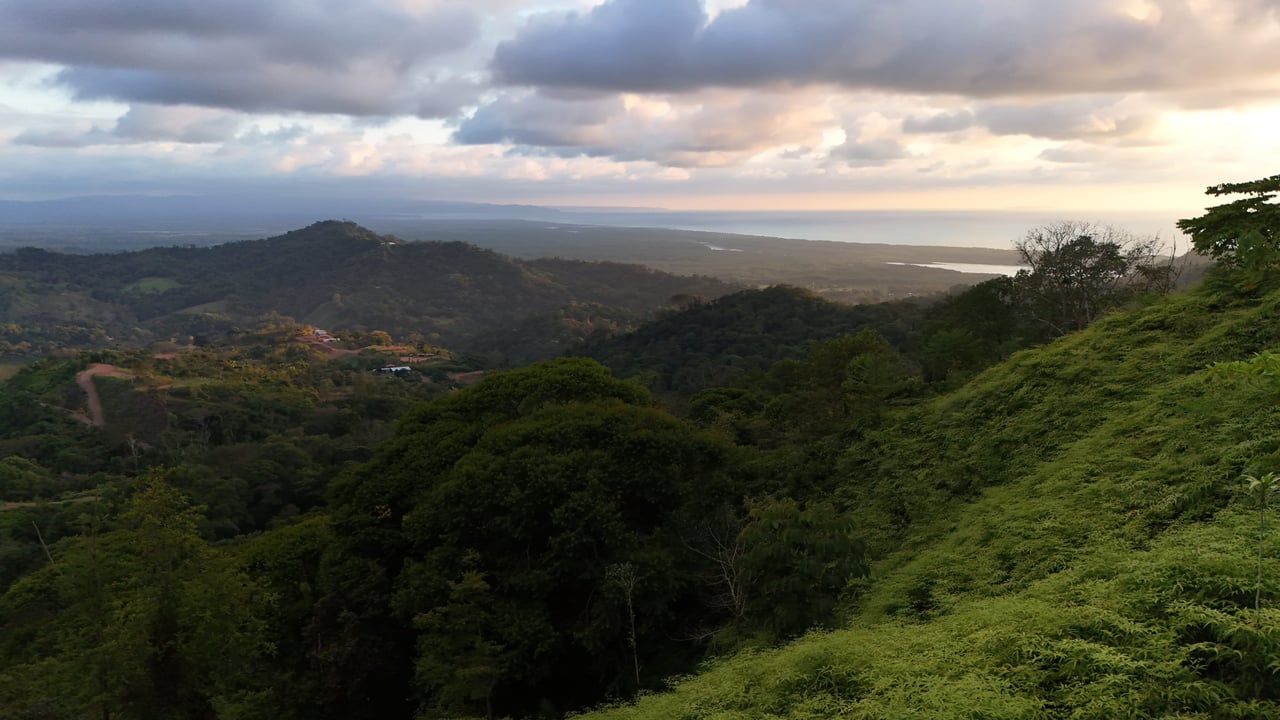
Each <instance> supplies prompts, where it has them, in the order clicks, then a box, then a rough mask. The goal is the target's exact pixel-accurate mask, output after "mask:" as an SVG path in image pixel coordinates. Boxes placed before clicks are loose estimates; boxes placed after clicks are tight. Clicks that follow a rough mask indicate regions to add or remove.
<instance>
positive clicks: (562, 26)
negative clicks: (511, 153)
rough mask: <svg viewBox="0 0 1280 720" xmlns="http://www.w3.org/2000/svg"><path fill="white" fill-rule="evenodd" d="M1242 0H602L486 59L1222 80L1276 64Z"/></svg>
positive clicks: (669, 80)
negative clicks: (1123, 5) (1137, 4)
mask: <svg viewBox="0 0 1280 720" xmlns="http://www.w3.org/2000/svg"><path fill="white" fill-rule="evenodd" d="M1249 3H1252V4H1254V5H1261V6H1264V7H1272V6H1273V5H1274V0H1265V2H1264V1H1263V0H1221V2H1216V3H1212V4H1211V5H1212V7H1206V4H1204V3H1196V2H1194V1H1193V0H1152V8H1153V9H1152V11H1151V12H1152V14H1151V15H1150V16H1148V17H1146V18H1137V17H1131V16H1130V15H1127V14H1125V13H1123V12H1121V11H1120V10H1119V6H1118V4H1117V3H1115V2H1113V1H1112V0H1036V2H1027V1H1025V0H950V1H948V2H939V1H938V0H895V1H894V2H882V1H881V0H807V1H805V2H798V1H797V0H749V2H747V4H746V5H744V6H742V7H739V8H735V9H732V10H727V11H724V12H722V13H720V14H719V15H717V16H716V17H715V18H714V19H712V20H710V22H708V21H707V18H706V15H705V13H704V11H703V7H702V3H701V0H607V2H605V3H604V4H603V5H599V6H597V7H595V8H593V9H592V10H590V11H589V12H586V13H575V14H569V15H562V16H557V17H554V18H542V19H540V20H536V21H535V22H533V23H531V24H530V25H529V26H528V27H526V28H525V29H524V30H523V31H522V32H521V33H520V34H519V35H517V36H516V37H515V38H513V39H512V40H510V41H508V42H506V43H503V44H501V45H499V46H498V48H497V50H496V52H495V54H494V58H493V63H492V67H493V70H494V73H495V76H496V78H497V79H498V80H499V81H501V82H505V83H508V84H514V85H527V86H539V87H584V88H598V89H612V90H620V91H640V92H643V91H654V90H666V91H688V90H695V89H700V88H705V87H712V86H722V87H724V86H728V87H757V86H764V85H802V84H812V83H833V84H838V85H843V86H846V87H850V88H868V89H881V90H888V91H894V92H908V93H948V94H956V95H965V96H970V97H992V96H1011V95H1041V96H1045V95H1055V94H1066V93H1087V92H1126V91H1134V90H1153V89H1154V90H1160V89H1180V88H1196V87H1220V86H1221V85H1222V84H1223V82H1224V81H1235V80H1239V79H1241V78H1245V77H1258V76H1261V75H1269V76H1271V75H1274V72H1275V71H1274V68H1275V67H1277V66H1280V42H1277V39H1278V38H1280V32H1278V31H1277V30H1278V28H1277V17H1276V13H1275V12H1274V11H1269V12H1267V13H1255V14H1250V13H1247V12H1244V11H1243V10H1244V9H1245V6H1246V5H1247V4H1249ZM1233 11H1234V12H1233ZM1206 13H1212V14H1213V18H1212V19H1213V20H1214V22H1208V21H1207V20H1208V18H1207V17H1206ZM1189 48H1194V51H1192V52H1189V51H1188V49H1189Z"/></svg>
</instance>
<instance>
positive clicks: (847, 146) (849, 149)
mask: <svg viewBox="0 0 1280 720" xmlns="http://www.w3.org/2000/svg"><path fill="white" fill-rule="evenodd" d="M910 156H911V155H910V153H908V152H907V149H906V148H905V147H903V146H902V143H899V142H898V141H897V140H893V139H891V138H877V139H874V140H866V141H861V142H860V141H857V140H848V141H846V142H845V143H844V144H842V145H838V146H836V147H835V148H834V149H833V150H832V151H831V154H830V156H829V157H830V158H831V159H834V160H839V161H842V162H844V164H846V165H848V166H850V167H880V166H883V165H888V164H889V163H890V162H893V161H894V160H901V159H903V158H907V157H910Z"/></svg>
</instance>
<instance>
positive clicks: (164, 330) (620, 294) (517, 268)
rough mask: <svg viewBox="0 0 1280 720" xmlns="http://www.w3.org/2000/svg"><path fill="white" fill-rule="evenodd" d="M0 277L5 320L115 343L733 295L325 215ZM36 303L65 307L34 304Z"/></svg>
mask: <svg viewBox="0 0 1280 720" xmlns="http://www.w3.org/2000/svg"><path fill="white" fill-rule="evenodd" d="M0 281H2V282H3V285H0V310H4V309H5V308H6V307H8V308H11V309H15V312H14V313H13V317H12V318H11V319H12V320H14V321H16V322H19V323H21V322H24V321H26V322H36V323H41V324H44V325H49V324H55V325H56V324H63V325H66V324H72V325H74V324H75V323H76V322H77V321H78V320H82V319H83V318H85V317H95V318H102V317H109V318H111V322H108V323H107V325H108V328H107V332H108V333H110V334H111V335H112V336H113V337H116V338H117V339H120V340H124V341H126V342H129V341H139V340H143V339H146V338H147V337H163V336H165V335H167V334H174V333H190V334H198V333H201V332H206V333H208V332H217V331H218V330H220V329H223V328H228V327H230V326H232V325H236V324H243V323H246V322H248V321H250V320H252V319H254V318H257V317H260V316H263V315H266V314H270V313H278V314H280V315H286V316H289V317H292V318H294V319H295V320H298V321H301V322H307V323H313V324H317V325H323V326H326V327H330V326H332V327H351V328H366V329H381V330H386V331H388V332H390V333H392V334H394V335H408V334H418V335H421V336H423V337H429V338H431V339H432V340H433V341H434V342H438V343H440V344H444V345H446V346H449V347H457V348H461V349H466V348H467V347H468V344H469V343H471V342H472V341H474V340H475V339H476V338H478V337H481V336H484V337H486V338H489V342H490V343H492V342H493V338H495V336H496V337H499V338H500V337H501V333H502V331H503V329H504V328H514V327H515V326H516V325H517V324H519V323H520V322H522V321H525V320H527V319H529V318H531V317H536V316H538V315H540V314H544V313H553V312H555V311H557V310H559V309H562V308H565V307H570V306H584V305H586V306H591V307H593V308H594V309H595V310H594V311H593V312H594V316H595V317H599V318H603V319H606V320H607V321H608V322H611V323H616V322H619V321H623V320H625V319H627V318H636V317H639V316H641V315H643V314H645V313H646V312H649V311H651V310H653V309H655V308H657V307H660V306H662V305H663V304H664V303H665V302H666V301H667V300H668V299H669V298H670V297H672V296H674V295H681V294H686V295H701V296H707V297H716V296H719V295H722V294H724V293H726V292H730V291H732V290H734V289H736V288H735V287H734V286H732V285H729V284H726V283H723V282H721V281H718V280H714V279H711V278H705V277H681V276H676V275H672V274H669V273H663V272H659V271H655V270H650V269H647V268H644V267H641V266H637V265H624V264H619V263H586V262H578V261H565V260H538V261H522V260H516V259H513V258H510V257H507V256H504V255H500V254H498V253H496V252H493V251H490V250H482V249H480V248H477V247H475V246H472V245H468V244H466V243H461V242H403V241H401V240H399V239H397V238H394V237H392V236H383V235H378V234H376V233H374V232H373V231H371V230H368V229H367V228H364V227H361V226H359V225H356V224H354V223H351V222H345V221H333V220H330V221H324V222H318V223H314V224H312V225H310V226H308V227H306V228H303V229H300V230H295V231H292V232H289V233H286V234H284V235H281V236H278V237H273V238H268V239H265V240H250V241H240V242H233V243H227V244H223V245H217V246H213V247H206V248H196V247H166V248H153V249H148V250H141V251H136V252H126V253H117V254H107V255H91V256H85V255H63V254H58V253H52V252H47V251H43V250H35V249H23V250H19V251H17V252H15V253H13V254H10V255H0ZM49 297H61V298H68V297H70V298H73V299H74V300H75V302H74V303H72V306H71V307H61V306H59V303H48V302H43V301H41V298H49ZM64 305H65V303H64ZM18 309H21V310H22V312H16V310H18Z"/></svg>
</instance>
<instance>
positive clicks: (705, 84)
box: [0, 0, 1280, 204]
mask: <svg viewBox="0 0 1280 720" xmlns="http://www.w3.org/2000/svg"><path fill="white" fill-rule="evenodd" d="M1277 125H1280V2H1277V0H1034V2H1033V1H1031V0H946V1H943V0H893V1H891V2H890V1H887V0H362V1H361V2H340V1H339V0H219V1H218V2H212V1H211V0H199V1H197V0H110V1H109V2H108V1H107V0H0V179H2V180H3V181H4V183H5V185H4V187H9V188H22V187H36V186H37V185H39V186H40V187H46V186H48V187H53V186H54V185H56V184H57V183H58V182H64V183H73V182H74V183H75V184H76V185H77V187H81V186H85V185H92V184H93V183H95V182H97V183H99V184H101V185H102V186H104V187H108V188H111V189H113V190H114V189H117V188H119V187H144V186H146V185H147V184H148V183H154V184H158V185H160V186H162V187H164V188H168V187H172V186H175V185H177V184H180V182H181V180H182V178H184V177H200V178H204V181H208V182H213V181H215V180H216V181H219V182H220V181H224V180H227V179H228V178H235V177H250V176H252V177H258V176H263V177H269V178H277V179H282V178H283V179H288V180H289V181H294V182H297V183H299V184H301V183H303V182H305V181H311V180H316V179H326V178H327V179H332V178H365V179H369V180H370V181H372V180H373V179H377V178H382V179H384V180H386V182H387V184H388V185H391V184H394V183H393V182H392V181H391V180H390V179H389V178H395V179H396V180H395V181H396V182H401V181H403V182H406V183H415V184H414V187H419V188H427V187H430V188H432V189H433V192H436V191H438V192H450V191H454V192H459V193H462V192H466V193H478V195H474V194H473V195H466V196H459V198H458V199H496V198H495V197H494V196H492V195H490V196H485V193H486V192H498V189H499V188H506V189H507V192H509V193H517V192H519V193H525V195H524V196H515V199H520V197H533V196H537V197H543V196H549V195H555V194H556V193H557V192H567V193H571V194H578V195H583V194H586V195H591V194H594V193H600V192H605V189H606V188H612V189H613V190H611V192H616V193H618V194H622V195H625V194H626V193H627V192H629V191H631V190H634V189H637V188H645V189H647V191H654V189H655V188H658V189H664V188H665V189H671V192H673V193H677V194H678V192H679V190H678V189H681V188H687V189H688V190H689V192H698V193H703V192H705V193H720V194H731V193H733V192H750V193H754V194H756V195H764V194H767V193H790V194H791V195H792V196H797V197H798V196H801V195H803V196H805V197H809V196H816V195H820V194H822V193H828V192H829V193H833V194H834V193H870V192H882V191H883V192H902V193H907V192H920V193H927V192H934V191H938V190H939V189H941V188H946V189H952V190H956V191H957V192H959V190H958V189H965V188H989V187H996V186H999V187H1006V186H1012V185H1017V186H1021V187H1036V188H1051V187H1055V186H1065V185H1068V184H1074V185H1075V186H1084V185H1088V184H1091V183H1093V184H1097V183H1119V182H1149V183H1166V182H1170V181H1171V178H1174V177H1175V176H1185V177H1188V178H1194V182H1193V183H1192V185H1191V187H1192V188H1193V192H1194V188H1198V187H1200V186H1203V185H1206V184H1208V183H1210V182H1215V181H1219V180H1226V179H1241V180H1243V179H1248V177H1249V176H1252V175H1258V176H1261V175H1263V174H1271V173H1274V168H1262V170H1260V171H1255V170H1253V169H1245V168H1253V167H1254V166H1255V165H1259V166H1260V165H1263V164H1265V163H1266V162H1267V161H1268V159H1269V158H1273V157H1275V156H1277V154H1280V139H1277V138H1276V136H1275V133H1274V127H1275V126H1277ZM95 168H96V170H95ZM37 176H38V177H43V178H45V180H41V181H39V182H37V180H36V178H37ZM1144 178H1145V179H1144ZM41 183H43V184H41ZM124 183H132V184H128V185H124ZM442 188H443V189H442ZM538 188H545V190H537V189H538ZM2 189H3V188H0V190H2ZM517 189H518V190H517ZM975 192H976V190H975ZM833 197H834V195H833ZM832 202H835V203H836V204H839V202H843V200H841V201H839V202H838V201H834V200H833V201H832Z"/></svg>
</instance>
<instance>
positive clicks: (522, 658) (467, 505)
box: [331, 359, 736, 717]
mask: <svg viewBox="0 0 1280 720" xmlns="http://www.w3.org/2000/svg"><path fill="white" fill-rule="evenodd" d="M729 460H730V448H729V447H728V446H727V445H726V444H725V443H724V442H723V441H722V440H720V439H719V438H717V437H715V436H712V435H709V434H704V433H699V432H696V431H693V430H692V429H691V428H690V427H689V426H688V425H686V424H685V423H684V422H682V421H680V420H678V419H677V418H675V417H673V416H672V415H670V414H669V413H666V412H664V411H663V410H660V409H658V408H656V407H652V405H651V400H650V398H649V395H648V393H647V392H645V391H644V389H643V388H641V387H640V386H638V385H636V384H635V383H631V382H626V381H620V380H617V379H615V378H613V377H612V375H611V374H610V373H609V371H608V370H607V369H606V368H604V367H603V366H601V365H598V364H596V363H595V362H593V361H590V360H583V359H561V360H554V361H548V362H545V363H540V364H537V365H532V366H529V367H525V368H521V369H518V370H511V371H505V372H496V373H492V374H490V375H488V376H486V377H485V379H484V380H483V381H481V382H480V383H479V384H477V385H476V386H474V387H472V388H468V389H467V390H464V391H461V392H458V393H456V394H452V395H448V396H445V397H443V398H440V399H438V400H435V401H433V402H431V403H428V404H424V405H422V406H419V407H417V408H415V409H414V410H412V411H410V412H409V413H408V414H407V415H406V416H405V417H404V418H403V419H402V420H401V422H400V424H399V427H398V429H397V433H396V436H395V438H393V439H392V440H390V441H389V442H387V443H385V444H384V445H383V446H382V447H381V448H380V449H379V450H378V452H377V454H376V455H375V457H374V458H373V460H372V461H371V462H369V463H367V464H365V465H363V466H360V467H356V468H353V469H352V470H350V471H348V472H347V473H345V474H344V475H343V476H341V477H340V478H339V479H338V480H336V481H335V482H334V484H333V486H332V491H331V492H332V498H333V503H332V505H333V515H334V528H335V530H336V532H337V534H338V536H339V540H340V542H341V543H342V544H343V545H344V547H345V549H346V552H347V553H349V557H351V558H356V559H359V558H364V559H367V561H368V562H369V563H370V564H373V565H376V566H377V567H378V568H379V570H378V571H377V572H375V573H369V575H370V577H371V578H385V579H386V581H387V582H388V584H389V585H390V588H389V592H388V588H386V587H375V586H374V584H373V581H372V580H368V581H366V580H364V579H362V578H354V579H353V580H354V583H353V584H351V585H349V586H347V587H345V589H344V592H345V593H347V594H349V595H351V596H352V597H356V596H357V591H359V595H358V596H359V597H362V598H364V597H370V598H372V597H376V596H377V595H382V596H383V597H384V599H383V600H381V601H377V602H366V603H364V605H363V606H362V607H349V608H347V609H348V610H350V611H351V612H349V613H346V614H348V615H350V614H351V613H359V612H365V611H366V610H367V611H368V612H372V613H375V614H377V613H381V617H379V618H373V619H374V620H375V621H376V623H375V622H369V623H366V627H371V628H372V627H374V626H375V624H381V626H382V630H380V631H379V632H383V633H384V634H383V635H381V636H380V637H384V638H386V640H387V643H388V644H391V645H394V644H395V643H397V642H399V643H402V644H403V643H409V642H412V643H414V644H415V645H416V649H414V650H411V651H413V652H415V654H416V660H417V661H416V663H415V673H414V677H413V678H412V680H411V682H412V683H413V687H412V689H410V688H408V687H406V691H416V695H417V699H418V700H419V702H420V707H419V710H420V712H421V713H422V714H423V715H424V716H425V717H437V716H445V717H457V716H458V715H460V714H461V715H466V714H477V713H479V714H495V715H499V716H501V715H504V714H531V713H534V712H540V711H542V710H546V709H549V708H562V709H564V708H581V707H584V706H587V705H591V704H595V703H597V702H599V701H600V700H602V699H604V698H605V697H607V696H609V695H614V696H620V695H625V694H630V693H631V692H633V691H635V690H637V689H639V688H638V687H637V685H640V684H645V683H653V682H655V681H657V680H658V679H660V678H662V677H666V676H668V675H671V674H674V673H676V672H681V671H685V670H687V669H688V668H689V667H690V665H691V662H690V661H691V660H694V659H696V658H694V657H692V656H694V655H696V654H697V652H698V651H699V650H700V648H699V647H697V646H695V645H693V644H692V643H688V642H683V641H682V640H680V638H684V637H687V636H688V633H687V631H686V628H687V626H689V625H692V624H696V622H697V620H698V616H699V614H700V613H702V612H703V608H702V607H701V599H700V597H699V595H700V591H701V589H702V588H701V583H700V582H699V578H700V574H699V572H698V568H697V567H696V566H697V565H698V564H699V563H700V562H701V560H700V559H699V558H698V557H696V556H694V555H692V554H691V553H688V552H687V551H686V549H685V548H684V547H683V546H682V545H681V544H680V542H679V538H680V537H681V532H680V530H681V528H683V527H686V526H688V525H691V524H692V523H693V522H694V520H693V519H694V518H700V517H703V516H704V515H705V514H706V512H707V508H708V507H710V506H714V505H718V504H721V503H723V502H724V498H725V497H726V496H733V495H734V493H735V490H734V487H733V480H732V478H731V477H730V476H729V474H728V472H727V469H726V468H727V466H728V463H729ZM734 499H736V497H734ZM361 583H365V585H367V586H368V587H369V591H368V592H364V591H361V585H360V584H361ZM379 604H380V605H381V609H379V607H378V605H379ZM353 659H354V660H358V661H359V662H361V663H363V664H364V666H365V667H368V666H370V665H371V664H372V663H371V662H370V660H369V658H368V656H367V655H366V656H362V657H354V656H353ZM381 661H382V658H377V659H376V660H374V661H373V663H380V662H381ZM637 675H639V681H638V682H637V679H636V678H637ZM406 694H407V693H406ZM403 696H404V694H402V695H401V697H403ZM540 709H542V710H540Z"/></svg>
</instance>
